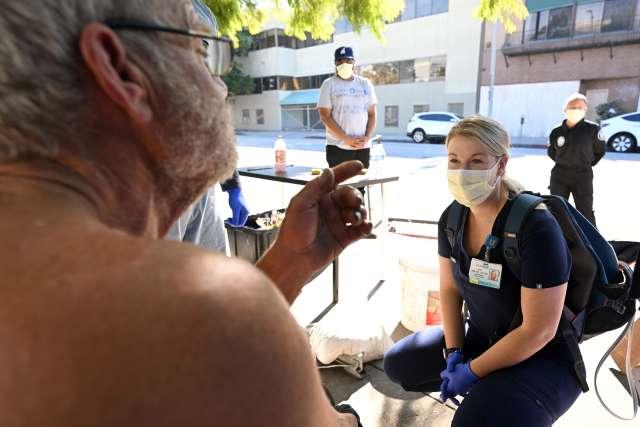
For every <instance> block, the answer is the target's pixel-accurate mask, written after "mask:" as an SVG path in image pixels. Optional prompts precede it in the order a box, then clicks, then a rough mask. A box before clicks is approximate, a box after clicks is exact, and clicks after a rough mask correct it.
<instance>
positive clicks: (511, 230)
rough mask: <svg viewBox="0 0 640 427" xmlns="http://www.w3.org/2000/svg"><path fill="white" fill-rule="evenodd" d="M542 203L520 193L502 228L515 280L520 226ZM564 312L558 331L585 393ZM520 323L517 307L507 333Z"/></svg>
mask: <svg viewBox="0 0 640 427" xmlns="http://www.w3.org/2000/svg"><path fill="white" fill-rule="evenodd" d="M543 201H544V200H543V199H542V197H540V196H537V195H535V194H531V193H520V194H519V195H517V196H516V198H515V199H514V201H513V202H512V206H511V211H510V212H509V216H507V221H506V224H505V227H504V235H503V241H502V250H503V254H504V258H505V260H506V262H507V265H508V266H509V269H510V270H511V272H513V274H514V275H515V276H516V277H517V278H520V273H521V270H520V248H519V247H518V235H519V233H520V231H521V229H522V224H523V223H524V220H525V219H526V218H527V216H528V215H529V213H531V211H533V210H534V209H535V208H536V207H537V206H538V205H539V204H540V203H542V202H543ZM565 310H567V307H566V306H565V307H564V309H563V315H562V316H561V317H560V324H559V325H558V329H560V331H561V333H562V335H563V337H564V339H565V342H566V343H567V350H568V351H569V353H570V354H571V358H572V360H573V369H574V372H575V375H576V378H577V379H578V382H579V383H580V388H581V389H582V391H583V392H586V391H588V390H589V386H588V385H587V373H586V371H585V367H584V360H583V359H582V354H581V353H580V348H579V347H578V339H577V337H576V332H575V330H574V328H573V326H572V325H571V323H570V322H569V320H568V319H569V318H571V317H569V316H568V313H567V314H565ZM521 323H522V309H521V308H520V307H518V310H517V311H516V314H515V315H514V316H513V320H512V321H511V325H510V326H509V331H512V330H514V329H515V328H517V327H518V326H520V324H521Z"/></svg>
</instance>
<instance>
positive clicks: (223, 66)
mask: <svg viewBox="0 0 640 427" xmlns="http://www.w3.org/2000/svg"><path fill="white" fill-rule="evenodd" d="M103 23H104V24H105V25H106V26H107V27H109V28H112V29H114V30H133V31H161V32H165V33H172V34H180V35H183V36H188V37H198V38H201V39H202V44H203V46H204V47H205V50H206V52H207V53H206V58H205V63H206V64H207V68H208V69H209V72H210V73H211V75H212V76H223V75H225V74H227V73H228V72H229V71H231V68H232V67H233V46H232V45H231V40H230V39H228V38H225V37H216V36H213V35H211V34H207V33H204V32H199V31H193V30H185V29H182V28H172V27H165V26H162V25H157V24H151V23H146V22H142V21H136V20H131V19H107V20H105V21H104V22H103Z"/></svg>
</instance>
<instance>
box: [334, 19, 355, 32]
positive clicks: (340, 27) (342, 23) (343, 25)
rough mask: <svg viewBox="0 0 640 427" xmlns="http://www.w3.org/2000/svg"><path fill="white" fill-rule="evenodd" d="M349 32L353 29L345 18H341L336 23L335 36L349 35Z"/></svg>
mask: <svg viewBox="0 0 640 427" xmlns="http://www.w3.org/2000/svg"><path fill="white" fill-rule="evenodd" d="M351 31H353V27H352V26H351V23H349V21H348V20H347V18H345V17H342V18H340V19H338V20H337V21H336V32H335V33H336V34H342V33H350V32H351Z"/></svg>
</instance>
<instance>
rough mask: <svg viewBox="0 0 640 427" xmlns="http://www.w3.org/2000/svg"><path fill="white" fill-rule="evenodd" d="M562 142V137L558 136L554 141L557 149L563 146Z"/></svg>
mask: <svg viewBox="0 0 640 427" xmlns="http://www.w3.org/2000/svg"><path fill="white" fill-rule="evenodd" d="M564 142H565V141H564V136H559V137H558V139H557V140H556V144H558V147H562V146H563V145H564Z"/></svg>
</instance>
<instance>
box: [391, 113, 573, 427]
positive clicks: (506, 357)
mask: <svg viewBox="0 0 640 427" xmlns="http://www.w3.org/2000/svg"><path fill="white" fill-rule="evenodd" d="M509 145H510V141H509V135H508V133H507V131H506V130H505V129H504V128H503V127H502V126H501V125H500V124H499V123H497V122H495V121H494V120H491V119H487V118H484V117H480V116H475V117H468V118H465V119H463V120H461V121H460V122H459V123H457V124H456V125H455V126H454V127H453V128H452V129H451V132H450V133H449V135H448V137H447V142H446V149H447V157H448V170H447V179H448V184H449V189H450V191H451V193H452V195H453V197H454V198H455V200H456V201H457V202H458V203H460V204H461V205H463V206H464V208H463V217H462V225H461V226H460V228H459V229H458V232H457V233H456V235H455V236H451V240H452V241H453V244H451V243H450V241H449V237H448V236H447V234H446V227H447V219H448V213H449V210H450V208H447V209H446V210H445V211H444V213H443V214H442V218H441V219H440V222H439V224H438V254H439V255H440V303H441V308H442V314H443V316H442V318H443V327H442V328H440V327H432V328H427V329H425V330H422V331H420V332H416V333H415V334H412V335H409V336H408V337H405V338H403V339H402V340H400V341H398V342H397V343H396V344H394V346H393V347H391V348H390V349H389V350H388V351H387V353H386V354H385V358H384V369H385V372H386V374H387V375H388V377H389V378H390V379H391V380H392V381H394V382H396V383H398V384H400V385H401V386H402V387H403V388H404V389H405V390H407V391H419V392H433V391H437V390H440V392H441V398H442V400H443V401H446V400H448V399H451V400H452V401H453V402H454V403H458V401H457V400H456V396H464V400H463V401H462V403H459V407H458V409H457V410H456V413H455V416H454V418H453V422H452V425H453V426H472V427H481V426H518V427H528V426H530V427H542V426H551V425H552V424H553V423H554V422H555V421H556V420H557V419H558V418H559V417H560V416H561V415H562V414H564V413H565V412H566V411H567V410H568V409H569V408H570V407H571V405H573V403H574V402H575V400H576V399H577V398H578V396H579V395H580V391H581V388H580V385H579V382H578V379H577V376H576V375H574V367H573V358H572V357H571V353H570V350H569V347H568V346H567V342H566V341H565V339H564V337H563V335H562V333H561V332H559V331H558V325H559V322H560V317H561V315H562V308H563V302H564V298H565V293H566V290H567V281H568V279H569V273H570V270H571V255H570V253H569V250H568V248H567V243H566V241H565V239H564V237H563V234H562V230H561V229H560V226H559V225H558V223H557V221H556V219H555V218H554V216H553V215H552V214H551V213H550V212H549V211H548V210H547V209H546V208H545V207H544V205H541V206H540V207H539V208H537V209H535V210H533V211H532V212H531V213H530V214H529V216H528V217H527V218H526V220H525V222H524V223H523V230H522V233H521V236H520V242H521V248H520V251H521V259H522V274H521V278H520V279H518V278H517V277H516V276H515V275H514V274H513V273H512V272H511V271H510V270H509V268H508V267H507V264H506V261H505V259H504V255H503V253H502V243H501V239H500V237H501V236H502V235H503V230H504V226H505V222H506V219H507V216H508V214H509V211H510V209H511V206H512V201H513V198H514V196H515V195H516V194H517V193H518V192H519V191H521V189H522V188H521V186H520V185H519V184H518V183H517V182H515V181H513V180H511V179H509V178H507V177H506V176H505V170H506V166H507V162H508V160H509ZM492 272H493V273H492ZM463 301H464V302H465V303H466V305H467V307H468V312H469V315H468V316H467V317H466V319H465V318H464V317H463V316H462V303H463ZM518 309H520V310H521V312H522V315H523V321H522V323H521V324H520V326H517V327H515V328H512V322H513V319H514V316H515V315H516V313H517V312H518ZM465 320H466V322H465ZM443 351H444V357H443Z"/></svg>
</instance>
